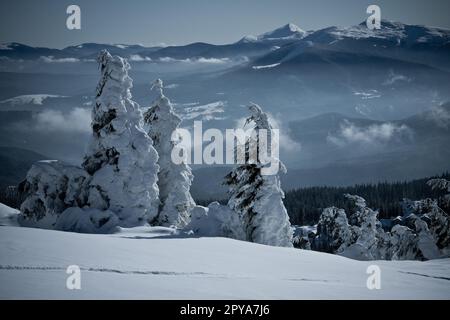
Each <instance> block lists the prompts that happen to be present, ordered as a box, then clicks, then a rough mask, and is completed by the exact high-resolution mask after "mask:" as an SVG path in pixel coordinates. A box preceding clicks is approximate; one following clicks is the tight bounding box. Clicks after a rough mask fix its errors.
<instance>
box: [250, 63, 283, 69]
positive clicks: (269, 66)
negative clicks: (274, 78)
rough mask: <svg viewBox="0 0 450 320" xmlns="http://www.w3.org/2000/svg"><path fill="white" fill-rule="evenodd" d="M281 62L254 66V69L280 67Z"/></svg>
mask: <svg viewBox="0 0 450 320" xmlns="http://www.w3.org/2000/svg"><path fill="white" fill-rule="evenodd" d="M280 64H281V63H274V64H268V65H265V66H253V67H252V69H254V70H260V69H270V68H275V67H278V66H279V65H280Z"/></svg>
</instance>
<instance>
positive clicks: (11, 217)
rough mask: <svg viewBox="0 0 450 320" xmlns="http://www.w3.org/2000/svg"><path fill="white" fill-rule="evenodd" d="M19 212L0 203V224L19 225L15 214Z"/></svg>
mask: <svg viewBox="0 0 450 320" xmlns="http://www.w3.org/2000/svg"><path fill="white" fill-rule="evenodd" d="M19 213H20V211H19V210H17V209H13V208H10V207H8V206H5V205H4V204H3V203H0V226H14V227H17V226H19V224H18V222H17V216H18V214H19Z"/></svg>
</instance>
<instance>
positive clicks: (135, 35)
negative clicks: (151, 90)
mask: <svg viewBox="0 0 450 320" xmlns="http://www.w3.org/2000/svg"><path fill="white" fill-rule="evenodd" d="M70 4H77V5H79V6H80V7H81V19H82V21H81V27H82V29H81V30H71V31H69V30H67V28H66V18H67V14H66V8H67V6H68V5H70ZM369 4H378V5H379V6H380V7H381V13H382V18H383V19H388V20H395V21H401V22H405V23H410V24H425V25H432V26H439V27H445V28H450V18H449V13H450V1H449V0H386V1H366V0H339V1H337V0H126V1H119V0H81V1H80V0H79V1H77V0H72V1H66V0H58V1H56V0H39V1H36V0H28V1H25V0H1V1H0V42H12V41H14V42H21V43H25V44H29V45H33V46H47V47H55V48H62V47H65V46H68V45H74V44H79V43H83V42H98V43H125V44H136V43H140V44H143V45H157V44H161V43H164V44H168V45H171V44H187V43H191V42H196V41H203V42H209V43H215V44H221V43H230V42H234V41H237V40H239V39H240V38H241V37H242V36H244V35H247V34H253V35H257V34H260V33H263V32H265V31H269V30H272V29H275V28H277V27H279V26H281V25H284V24H286V23H288V22H292V23H295V24H297V25H298V26H299V27H300V28H302V29H305V30H317V29H320V28H324V27H328V26H332V25H338V26H349V25H354V24H357V23H360V22H361V21H363V20H365V19H366V17H367V14H366V8H367V6H368V5H369Z"/></svg>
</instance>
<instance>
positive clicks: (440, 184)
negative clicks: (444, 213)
mask: <svg viewBox="0 0 450 320" xmlns="http://www.w3.org/2000/svg"><path fill="white" fill-rule="evenodd" d="M427 185H429V186H430V187H431V188H432V189H433V190H434V189H440V190H446V191H447V194H446V195H444V197H443V200H444V202H445V203H446V205H447V206H450V181H449V180H446V179H431V180H428V182H427Z"/></svg>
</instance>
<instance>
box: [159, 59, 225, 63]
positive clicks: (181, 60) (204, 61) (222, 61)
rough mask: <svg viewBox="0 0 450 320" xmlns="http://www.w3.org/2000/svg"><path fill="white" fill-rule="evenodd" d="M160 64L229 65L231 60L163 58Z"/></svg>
mask: <svg viewBox="0 0 450 320" xmlns="http://www.w3.org/2000/svg"><path fill="white" fill-rule="evenodd" d="M158 61H159V62H166V63H167V62H181V63H204V64H223V63H229V62H231V60H230V59H229V58H203V57H200V58H192V59H191V58H186V59H174V58H171V57H161V58H159V60H158Z"/></svg>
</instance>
